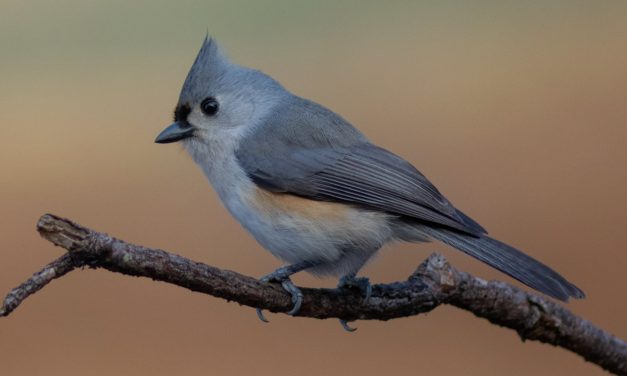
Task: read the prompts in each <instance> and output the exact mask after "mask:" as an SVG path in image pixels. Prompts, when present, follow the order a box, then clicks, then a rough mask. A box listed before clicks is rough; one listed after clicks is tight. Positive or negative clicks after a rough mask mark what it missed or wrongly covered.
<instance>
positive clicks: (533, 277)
mask: <svg viewBox="0 0 627 376" xmlns="http://www.w3.org/2000/svg"><path fill="white" fill-rule="evenodd" d="M420 230H421V231H423V232H425V233H426V234H428V235H429V236H430V237H431V238H434V239H436V240H439V241H441V242H443V243H445V244H448V245H450V246H452V247H454V248H457V249H459V250H460V251H462V252H464V253H466V254H468V255H470V256H472V257H474V258H476V259H478V260H480V261H483V262H485V263H486V264H488V265H490V266H492V267H494V268H496V269H498V270H500V271H502V272H503V273H505V274H507V275H509V276H511V277H513V278H515V279H517V280H519V281H520V282H522V283H524V284H525V285H527V286H529V287H532V288H534V289H536V290H538V291H540V292H543V293H545V294H547V295H549V296H552V297H554V298H556V299H559V300H562V301H567V300H568V298H570V297H573V298H578V299H579V298H584V297H585V294H584V293H583V291H581V290H580V289H579V288H578V287H577V286H575V285H573V284H572V283H570V282H568V281H567V280H566V279H565V278H564V277H562V276H561V275H559V274H558V273H557V272H556V271H554V270H553V269H551V268H549V267H548V266H546V265H544V264H542V263H541V262H539V261H537V260H535V259H533V258H531V257H530V256H527V255H526V254H524V253H522V252H521V251H519V250H517V249H515V248H513V247H510V246H509V245H507V244H505V243H501V242H500V241H498V240H494V239H492V238H490V237H488V236H486V235H481V236H480V237H472V236H469V235H464V234H460V233H456V232H455V231H450V230H446V229H441V228H430V227H426V226H424V227H422V226H421V229H420Z"/></svg>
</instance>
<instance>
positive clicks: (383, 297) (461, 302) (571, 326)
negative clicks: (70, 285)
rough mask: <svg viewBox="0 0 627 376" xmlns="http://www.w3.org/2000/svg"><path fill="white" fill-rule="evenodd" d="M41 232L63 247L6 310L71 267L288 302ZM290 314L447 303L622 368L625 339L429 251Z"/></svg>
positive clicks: (186, 268) (79, 232)
mask: <svg viewBox="0 0 627 376" xmlns="http://www.w3.org/2000/svg"><path fill="white" fill-rule="evenodd" d="M37 230H38V231H39V233H40V234H41V236H42V237H44V238H45V239H47V240H49V241H50V242H52V243H53V244H55V245H57V246H60V247H63V248H65V249H66V250H67V251H68V252H67V253H66V254H64V255H63V256H61V257H60V258H58V259H57V260H55V261H53V262H52V263H50V264H48V265H46V266H45V267H44V268H43V269H42V270H41V271H39V272H38V273H35V274H34V275H33V276H32V277H31V278H30V279H28V280H27V281H26V282H24V283H22V284H21V285H20V286H18V287H16V288H14V289H13V290H12V291H11V292H10V293H9V294H8V295H7V297H6V298H5V300H4V304H3V306H2V307H1V308H0V316H7V315H9V314H10V313H11V312H12V311H13V310H15V309H16V308H17V307H18V306H19V305H20V304H21V303H22V301H24V299H26V298H27V297H28V296H29V295H31V294H33V293H35V292H37V291H38V290H40V289H41V288H43V287H44V286H45V285H47V284H48V283H50V282H51V281H52V280H53V279H55V278H59V277H61V276H63V275H65V274H66V273H68V272H70V271H72V270H73V269H75V268H77V267H84V266H88V267H90V268H104V269H107V270H110V271H113V272H118V273H122V274H126V275H132V276H143V277H149V278H152V279H153V280H156V281H163V282H168V283H172V284H175V285H178V286H181V287H185V288H188V289H190V290H192V291H197V292H201V293H204V294H208V295H213V296H216V297H219V298H223V299H226V300H229V301H231V300H232V301H235V302H238V303H239V304H242V305H247V306H250V307H255V308H262V309H266V310H269V311H272V312H287V311H289V310H290V309H291V306H292V302H291V299H290V296H289V294H287V293H286V292H285V291H284V290H283V289H281V288H280V287H279V285H277V284H264V283H260V282H259V281H257V280H256V279H254V278H251V277H248V276H244V275H241V274H239V273H236V272H232V271H228V270H222V269H218V268H215V267H213V266H209V265H205V264H202V263H198V262H195V261H192V260H189V259H186V258H184V257H182V256H179V255H175V254H172V253H168V252H165V251H162V250H158V249H150V248H146V247H142V246H138V245H133V244H129V243H126V242H124V241H122V240H118V239H115V238H113V237H110V236H109V235H107V234H104V233H99V232H96V231H93V230H90V229H88V228H85V227H83V226H80V225H78V224H76V223H73V222H72V221H70V220H67V219H63V218H60V217H57V216H54V215H51V214H46V215H44V216H42V217H41V218H40V219H39V222H38V223H37ZM302 291H303V294H304V300H303V305H302V307H301V309H300V311H299V312H298V314H297V315H298V316H304V317H312V318H317V319H326V318H332V317H334V318H340V319H343V320H347V321H353V320H390V319H394V318H397V317H406V316H412V315H417V314H419V313H423V312H429V311H431V310H433V309H434V308H436V307H437V306H439V305H441V304H450V305H453V306H456V307H458V308H461V309H464V310H467V311H470V312H472V313H473V314H475V315H476V316H478V317H483V318H485V319H488V320H489V321H490V322H492V323H494V324H497V325H500V326H503V327H507V328H510V329H513V330H515V331H516V332H518V334H519V335H520V337H521V338H522V339H523V340H536V341H540V342H545V343H549V344H552V345H554V346H559V347H563V348H565V349H568V350H570V351H572V352H574V353H576V354H579V355H580V356H582V357H583V358H584V359H586V360H588V361H590V362H592V363H596V364H598V365H599V366H601V367H603V368H604V369H606V370H608V371H610V372H613V373H616V374H619V375H627V343H625V342H624V341H622V340H620V339H618V338H616V337H614V336H612V335H611V334H609V333H607V332H605V331H603V330H602V329H599V328H597V327H595V326H594V325H593V324H592V323H590V322H589V321H586V320H583V319H581V318H579V317H577V316H575V315H573V314H572V313H571V312H569V311H568V310H566V309H565V308H563V307H561V306H560V305H558V304H556V303H554V302H553V301H550V300H548V299H546V298H544V297H540V296H538V295H535V294H532V293H528V292H524V291H522V290H520V289H518V288H516V287H514V286H511V285H509V284H506V283H504V282H496V281H490V282H487V281H484V280H482V279H479V278H477V277H474V276H472V275H470V274H468V273H464V272H461V271H458V270H456V269H455V268H453V267H452V266H451V265H449V263H448V262H447V261H446V260H445V259H444V257H443V256H441V255H438V254H433V255H431V256H430V257H429V258H428V259H426V260H425V261H424V262H423V263H422V264H421V265H420V266H419V267H418V269H417V270H416V271H415V272H414V273H413V274H412V275H411V276H410V277H409V279H408V280H407V281H403V282H395V283H390V284H380V285H375V286H373V292H372V297H371V298H370V299H369V301H368V302H367V303H366V304H361V296H360V294H359V293H358V292H357V291H355V293H351V292H345V291H341V292H340V291H338V290H335V289H309V288H303V289H302Z"/></svg>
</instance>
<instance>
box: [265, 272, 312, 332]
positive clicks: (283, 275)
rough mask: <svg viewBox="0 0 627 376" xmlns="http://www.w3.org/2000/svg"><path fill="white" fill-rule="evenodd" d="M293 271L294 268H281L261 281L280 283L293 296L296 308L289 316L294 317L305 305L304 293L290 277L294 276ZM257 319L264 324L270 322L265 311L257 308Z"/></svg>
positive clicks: (293, 308) (294, 307)
mask: <svg viewBox="0 0 627 376" xmlns="http://www.w3.org/2000/svg"><path fill="white" fill-rule="evenodd" d="M292 270H293V268H290V267H285V268H279V269H277V270H275V271H274V272H272V273H270V274H268V275H265V276H263V277H261V279H259V281H261V282H265V283H270V282H280V283H281V286H282V287H283V289H284V290H285V291H287V292H289V293H290V295H292V303H294V306H293V307H292V309H291V310H290V311H289V312H287V314H288V315H292V316H294V315H295V314H297V313H298V311H300V306H301V305H302V304H303V293H302V292H301V291H300V289H299V288H298V287H296V285H295V284H294V283H293V282H292V280H291V279H290V277H289V276H290V275H291V274H293V272H292ZM257 317H259V320H261V321H263V322H269V321H268V319H266V317H265V316H264V315H263V311H262V310H261V309H260V308H257Z"/></svg>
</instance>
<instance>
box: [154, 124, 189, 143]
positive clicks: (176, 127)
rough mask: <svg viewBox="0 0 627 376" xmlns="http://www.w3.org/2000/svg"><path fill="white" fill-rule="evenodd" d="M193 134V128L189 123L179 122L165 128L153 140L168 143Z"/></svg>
mask: <svg viewBox="0 0 627 376" xmlns="http://www.w3.org/2000/svg"><path fill="white" fill-rule="evenodd" d="M193 134H194V128H193V127H192V126H190V125H189V124H184V125H183V126H181V124H179V123H178V122H177V123H173V124H172V125H170V126H169V127H167V128H166V129H164V130H163V131H162V132H161V133H159V135H158V136H157V138H156V139H155V142H156V143H158V144H169V143H170V142H176V141H180V140H182V139H184V138H188V137H191V136H192V135H193Z"/></svg>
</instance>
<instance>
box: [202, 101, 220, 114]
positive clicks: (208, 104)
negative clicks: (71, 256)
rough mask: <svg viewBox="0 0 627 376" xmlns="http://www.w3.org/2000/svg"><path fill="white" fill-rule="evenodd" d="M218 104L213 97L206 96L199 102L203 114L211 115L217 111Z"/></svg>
mask: <svg viewBox="0 0 627 376" xmlns="http://www.w3.org/2000/svg"><path fill="white" fill-rule="evenodd" d="M219 107H220V105H219V104H218V101H217V100H216V99H215V98H214V97H208V98H205V99H203V100H202V102H200V109H201V110H202V112H203V113H204V114H205V115H208V116H212V115H215V114H216V113H217V112H218V108H219Z"/></svg>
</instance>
